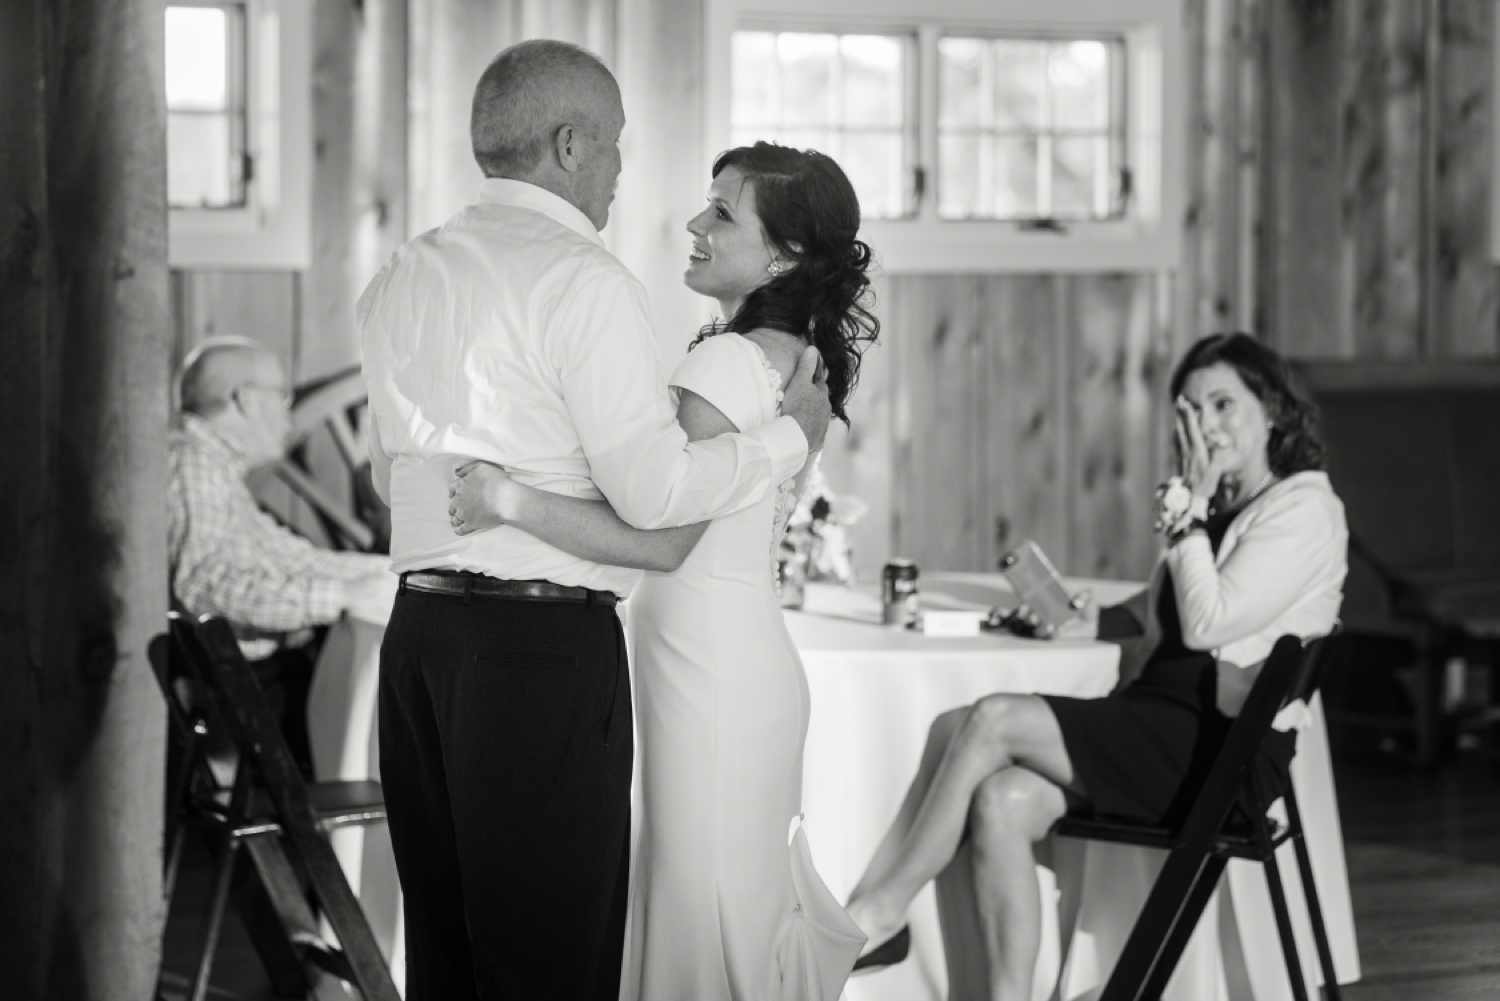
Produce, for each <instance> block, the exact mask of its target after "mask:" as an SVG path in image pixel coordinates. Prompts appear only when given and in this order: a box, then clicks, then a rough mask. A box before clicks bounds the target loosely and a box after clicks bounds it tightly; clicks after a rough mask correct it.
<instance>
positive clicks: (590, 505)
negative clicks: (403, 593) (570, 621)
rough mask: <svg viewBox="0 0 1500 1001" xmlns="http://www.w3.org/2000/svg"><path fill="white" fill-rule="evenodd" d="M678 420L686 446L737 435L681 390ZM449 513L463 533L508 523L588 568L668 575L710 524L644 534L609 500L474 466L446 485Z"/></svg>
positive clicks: (707, 405) (712, 410) (698, 399)
mask: <svg viewBox="0 0 1500 1001" xmlns="http://www.w3.org/2000/svg"><path fill="white" fill-rule="evenodd" d="M677 420H678V423H680V424H681V425H682V429H683V431H685V432H687V437H688V440H689V441H698V440H700V439H703V438H714V437H717V436H718V435H721V434H725V433H728V432H732V431H737V430H739V429H738V428H736V427H735V426H734V424H733V423H732V422H731V421H730V420H729V418H727V417H725V416H724V415H723V414H722V413H721V412H720V411H719V409H718V408H717V407H715V406H714V405H713V404H711V403H709V402H708V401H707V400H705V399H703V398H702V397H701V396H699V395H697V394H696V393H693V392H691V391H689V390H683V391H682V400H681V402H680V403H679V405H678V408H677ZM449 497H450V499H449V504H448V512H449V514H456V515H459V516H460V520H461V522H462V527H460V528H458V529H456V531H457V532H458V533H459V534H460V535H467V534H469V533H471V532H477V531H481V530H483V529H486V528H494V527H495V526H496V525H512V526H514V527H516V528H519V529H521V530H522V531H523V532H526V533H527V534H528V535H534V536H536V537H537V538H538V539H541V540H542V541H543V542H545V543H547V544H548V545H550V546H555V547H557V548H558V549H561V550H562V551H563V552H565V553H568V554H569V555H571V556H576V557H578V558H579V559H583V560H588V561H590V562H592V563H603V564H606V565H608V566H616V567H633V568H635V569H637V570H661V571H668V572H670V571H673V570H676V569H677V568H678V567H680V566H682V564H683V561H685V560H686V559H687V557H688V554H689V553H691V552H692V551H693V547H694V546H696V545H697V544H698V540H699V539H701V538H702V537H703V533H704V532H705V531H707V530H708V524H709V523H708V522H706V521H704V522H699V523H698V524H696V525H684V526H682V527H681V528H659V529H655V530H651V531H646V530H643V529H639V528H634V527H632V526H631V525H628V524H626V522H625V521H624V520H623V519H621V518H620V516H619V515H617V514H615V511H614V508H612V507H610V506H609V502H608V501H602V500H597V501H596V500H585V499H583V498H581V497H565V496H563V495H561V494H554V493H550V492H548V491H546V490H538V489H536V488H535V487H528V486H525V485H524V484H520V483H517V482H515V481H514V480H512V479H511V478H510V477H509V476H507V475H506V474H505V472H504V471H503V470H501V469H500V468H499V467H498V466H493V465H491V464H489V463H487V462H474V463H470V464H469V465H468V466H466V467H463V468H461V469H460V470H459V473H458V476H457V478H456V479H455V480H454V481H453V483H452V484H450V486H449Z"/></svg>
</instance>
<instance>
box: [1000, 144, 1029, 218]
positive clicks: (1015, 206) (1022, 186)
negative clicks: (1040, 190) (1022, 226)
mask: <svg viewBox="0 0 1500 1001" xmlns="http://www.w3.org/2000/svg"><path fill="white" fill-rule="evenodd" d="M993 141H994V144H995V147H994V157H995V166H994V179H995V180H994V185H995V193H994V200H993V208H992V209H991V212H992V213H993V214H994V215H996V216H998V217H1000V218H1002V219H1027V218H1034V217H1036V216H1038V215H1040V214H1041V211H1040V209H1041V206H1040V205H1039V204H1038V198H1037V163H1036V161H1037V141H1036V139H1034V138H1032V137H1030V136H1022V137H1014V136H1001V137H998V138H996V139H995V140H993Z"/></svg>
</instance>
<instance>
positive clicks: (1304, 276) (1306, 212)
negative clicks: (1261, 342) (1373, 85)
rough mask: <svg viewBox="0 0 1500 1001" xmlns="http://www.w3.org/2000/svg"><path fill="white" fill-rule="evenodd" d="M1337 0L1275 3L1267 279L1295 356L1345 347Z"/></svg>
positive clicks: (1275, 320) (1278, 328)
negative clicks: (1341, 292)
mask: <svg viewBox="0 0 1500 1001" xmlns="http://www.w3.org/2000/svg"><path fill="white" fill-rule="evenodd" d="M1344 6H1345V5H1344V4H1343V3H1336V2H1334V0H1305V2H1302V3H1273V4H1271V6H1270V8H1269V14H1270V16H1269V17H1268V18H1267V19H1266V30H1267V32H1268V38H1269V45H1270V52H1269V59H1270V63H1269V65H1268V67H1267V78H1268V81H1269V84H1270V86H1269V94H1268V97H1269V101H1270V103H1269V106H1268V107H1267V109H1266V114H1267V120H1268V123H1269V125H1270V128H1269V132H1270V138H1271V144H1272V145H1271V147H1270V152H1269V155H1268V163H1267V168H1268V169H1267V173H1268V175H1270V176H1269V177H1268V178H1267V183H1266V186H1265V188H1266V196H1265V209H1264V222H1263V224H1262V225H1263V227H1264V231H1263V232H1264V239H1266V240H1268V241H1269V243H1270V246H1271V247H1273V248H1274V252H1273V253H1271V254H1269V256H1268V257H1267V258H1263V259H1264V260H1266V261H1267V263H1268V264H1269V265H1270V266H1271V268H1272V272H1271V275H1270V276H1269V277H1270V280H1269V281H1268V282H1266V283H1264V284H1263V285H1262V295H1264V296H1266V297H1268V302H1266V304H1265V307H1264V308H1265V315H1266V320H1267V325H1266V329H1265V330H1264V331H1263V334H1264V336H1266V337H1267V338H1268V339H1269V340H1270V342H1271V343H1272V344H1274V345H1275V346H1276V347H1278V348H1279V349H1281V350H1282V351H1283V352H1285V353H1287V354H1289V355H1292V356H1298V357H1302V356H1309V355H1319V356H1329V355H1347V354H1349V353H1350V352H1351V350H1352V348H1353V344H1352V341H1351V339H1350V337H1349V331H1348V330H1347V328H1344V327H1341V326H1340V323H1339V315H1340V314H1339V302H1338V294H1339V293H1338V290H1339V288H1340V282H1339V274H1340V270H1339V262H1340V255H1339V249H1340V244H1339V233H1340V230H1341V226H1340V204H1341V200H1340V197H1339V196H1340V193H1341V190H1342V185H1341V175H1340V169H1339V168H1340V160H1339V144H1338V138H1337V137H1338V136H1339V132H1340V129H1339V102H1338V93H1339V64H1340V56H1341V54H1342V48H1341V46H1340V44H1339V43H1340V32H1339V30H1338V17H1339V14H1340V12H1341V11H1342V9H1343V7H1344Z"/></svg>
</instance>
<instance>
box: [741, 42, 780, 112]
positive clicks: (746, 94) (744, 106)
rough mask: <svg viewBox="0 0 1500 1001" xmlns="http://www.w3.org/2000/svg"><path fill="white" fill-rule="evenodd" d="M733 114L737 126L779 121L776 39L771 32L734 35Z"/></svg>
mask: <svg viewBox="0 0 1500 1001" xmlns="http://www.w3.org/2000/svg"><path fill="white" fill-rule="evenodd" d="M733 44H734V57H733V65H734V83H733V85H732V87H731V90H732V91H733V111H732V112H731V115H732V117H733V119H734V121H735V123H736V124H742V125H750V124H755V125H769V124H771V123H772V122H774V121H775V120H776V111H775V105H774V103H773V102H774V99H775V95H774V93H773V87H772V85H773V84H774V83H775V81H776V36H775V35H773V34H771V33H770V32H769V31H736V32H735V33H734V43H733Z"/></svg>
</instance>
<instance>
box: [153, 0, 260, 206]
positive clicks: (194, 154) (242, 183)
mask: <svg viewBox="0 0 1500 1001" xmlns="http://www.w3.org/2000/svg"><path fill="white" fill-rule="evenodd" d="M165 30H166V81H165V83H166V96H167V203H168V204H169V205H171V206H172V207H174V208H193V209H201V208H207V209H223V208H237V207H240V206H242V205H245V204H246V201H247V191H246V179H245V177H244V176H243V172H244V167H245V156H244V154H245V152H246V111H245V94H246V92H247V91H248V89H249V86H248V83H249V82H248V80H247V79H246V77H245V66H246V53H245V5H244V4H243V3H237V2H234V0H225V2H224V3H220V4H217V5H214V6H201V7H182V6H169V7H167V8H166V12H165Z"/></svg>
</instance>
